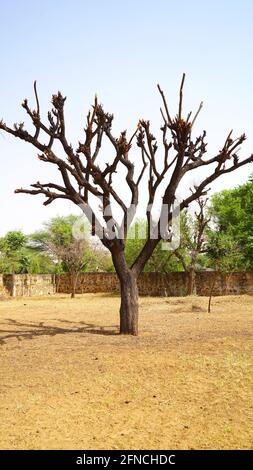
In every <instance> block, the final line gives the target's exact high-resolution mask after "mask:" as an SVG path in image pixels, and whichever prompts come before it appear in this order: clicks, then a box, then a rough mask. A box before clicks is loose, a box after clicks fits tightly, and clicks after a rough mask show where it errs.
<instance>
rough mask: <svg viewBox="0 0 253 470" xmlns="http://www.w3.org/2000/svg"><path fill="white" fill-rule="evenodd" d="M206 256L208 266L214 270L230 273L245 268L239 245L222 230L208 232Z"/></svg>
mask: <svg viewBox="0 0 253 470" xmlns="http://www.w3.org/2000/svg"><path fill="white" fill-rule="evenodd" d="M207 256H208V259H209V266H210V267H211V268H213V269H215V270H216V271H220V272H223V273H230V272H233V271H237V270H244V269H245V268H246V266H245V263H244V256H243V253H242V251H241V247H240V245H239V244H238V242H237V241H236V240H235V239H234V238H232V237H231V236H230V235H229V234H227V233H224V232H213V231H212V232H211V231H210V232H209V234H208V243H207Z"/></svg>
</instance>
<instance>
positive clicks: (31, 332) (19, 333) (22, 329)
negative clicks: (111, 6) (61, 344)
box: [0, 318, 119, 345]
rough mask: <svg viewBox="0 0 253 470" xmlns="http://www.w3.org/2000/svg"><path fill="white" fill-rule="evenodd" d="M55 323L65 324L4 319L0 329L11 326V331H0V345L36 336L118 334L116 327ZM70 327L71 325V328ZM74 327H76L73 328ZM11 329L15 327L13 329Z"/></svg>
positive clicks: (64, 321)
mask: <svg viewBox="0 0 253 470" xmlns="http://www.w3.org/2000/svg"><path fill="white" fill-rule="evenodd" d="M55 320H56V321H57V322H60V323H63V324H66V325H67V327H66V326H65V327H64V326H62V327H60V326H55V325H45V322H21V321H17V320H12V319H10V318H6V319H4V323H2V324H0V327H1V326H2V327H8V326H11V327H12V329H7V328H6V329H0V345H3V344H5V343H6V342H7V340H8V339H11V338H16V339H17V340H18V341H22V340H23V339H34V338H36V337H37V336H56V335H64V334H73V333H88V334H93V335H105V336H115V335H118V334H119V329H118V326H117V325H112V326H100V327H98V326H97V325H94V324H93V323H86V322H82V321H81V322H73V321H69V320H61V319H58V318H57V319H55ZM70 325H73V327H71V326H70ZM75 325H76V326H75ZM13 327H16V328H15V329H14V328H13Z"/></svg>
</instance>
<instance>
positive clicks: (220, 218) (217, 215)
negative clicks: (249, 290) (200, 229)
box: [211, 178, 253, 269]
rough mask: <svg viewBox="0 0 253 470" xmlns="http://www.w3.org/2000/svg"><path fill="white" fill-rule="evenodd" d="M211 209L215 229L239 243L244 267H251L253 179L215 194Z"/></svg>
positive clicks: (252, 260) (252, 253)
mask: <svg viewBox="0 0 253 470" xmlns="http://www.w3.org/2000/svg"><path fill="white" fill-rule="evenodd" d="M211 210H212V216H213V220H214V222H215V225H216V229H217V231H219V232H220V231H222V232H223V233H225V234H227V235H228V237H231V238H232V239H234V240H235V241H236V242H237V243H238V244H239V245H240V247H241V253H242V256H243V257H244V263H243V264H244V267H246V268H247V269H253V179H252V178H250V179H249V181H248V182H247V183H245V184H243V185H241V186H239V187H237V188H235V189H229V190H224V191H221V192H219V193H217V194H215V195H214V196H213V197H212V206H211Z"/></svg>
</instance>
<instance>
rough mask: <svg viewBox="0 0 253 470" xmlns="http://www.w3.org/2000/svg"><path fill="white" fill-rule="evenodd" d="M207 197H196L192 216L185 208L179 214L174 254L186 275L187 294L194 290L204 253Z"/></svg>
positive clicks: (206, 226) (207, 219)
mask: <svg viewBox="0 0 253 470" xmlns="http://www.w3.org/2000/svg"><path fill="white" fill-rule="evenodd" d="M207 201H208V199H207V198H199V199H197V201H196V202H197V209H196V211H195V212H194V215H193V216H192V215H191V214H190V213H189V212H188V211H187V210H185V211H184V212H183V213H182V215H181V241H180V246H179V248H178V249H176V250H175V251H174V255H175V256H176V257H177V258H178V260H179V261H180V263H181V264H182V267H183V270H184V271H185V273H186V274H187V277H188V286H187V295H192V294H193V293H194V292H195V290H196V285H195V280H196V271H197V268H198V267H199V264H198V263H199V262H200V255H201V254H203V253H205V251H206V250H205V241H206V232H207V228H208V223H209V222H210V216H209V215H208V214H207V211H206V204H207Z"/></svg>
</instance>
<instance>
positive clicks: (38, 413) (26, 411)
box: [0, 294, 253, 449]
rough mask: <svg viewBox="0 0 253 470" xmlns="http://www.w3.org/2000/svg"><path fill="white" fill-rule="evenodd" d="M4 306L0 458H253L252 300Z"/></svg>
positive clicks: (0, 310) (95, 300)
mask: <svg viewBox="0 0 253 470" xmlns="http://www.w3.org/2000/svg"><path fill="white" fill-rule="evenodd" d="M206 304H207V299H206V298H196V297H194V298H180V299H176V298H173V299H161V298H159V299H158V298H143V299H141V308H140V328H141V334H140V336H139V337H138V338H136V337H120V336H119V335H118V334H117V333H118V329H117V326H116V325H117V323H118V306H119V299H118V298H117V297H111V296H108V295H88V294H87V295H84V296H82V297H79V298H77V299H75V300H71V299H69V298H67V297H65V296H58V297H51V298H50V297H48V298H43V299H34V298H32V299H25V300H24V299H20V300H13V301H12V302H5V301H3V302H1V303H0V330H1V331H0V354H1V367H0V371H1V382H0V392H1V403H0V412H1V424H0V447H1V448H2V449H6V448H11V449H21V448H25V449H46V448H48V449H55V448H60V449H64V448H66V449H70V448H83V449H92V448H95V449H108V448H109V449H127V448H129V449H166V448H175V449H180V448H181V449H193V448H194V449H210V448H215V449H231V448H236V449H238V448H242V449H252V448H253V424H252V423H253V352H252V351H253V344H252V343H253V342H252V330H253V329H252V326H253V297H249V296H242V297H226V298H224V297H217V298H214V299H213V311H212V313H211V314H209V315H208V314H207V313H206Z"/></svg>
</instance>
